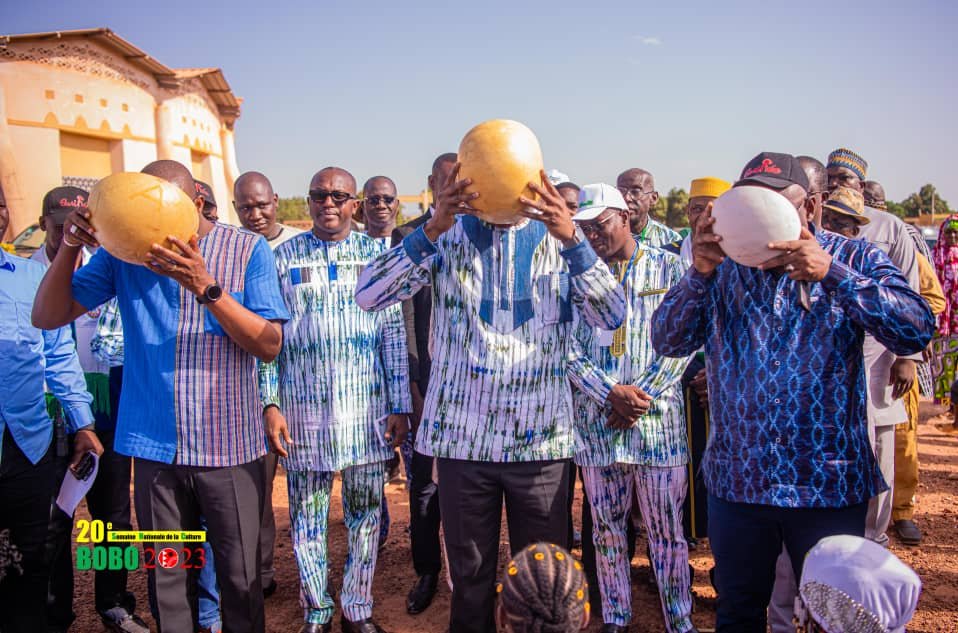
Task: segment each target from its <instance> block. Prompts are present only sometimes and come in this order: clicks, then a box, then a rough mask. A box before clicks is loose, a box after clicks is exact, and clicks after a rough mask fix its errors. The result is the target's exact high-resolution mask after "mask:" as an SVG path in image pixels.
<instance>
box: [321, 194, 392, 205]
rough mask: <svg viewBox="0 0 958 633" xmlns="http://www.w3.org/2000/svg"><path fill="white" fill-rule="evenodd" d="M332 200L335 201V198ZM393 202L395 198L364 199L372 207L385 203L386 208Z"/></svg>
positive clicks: (373, 197) (377, 197) (374, 197)
mask: <svg viewBox="0 0 958 633" xmlns="http://www.w3.org/2000/svg"><path fill="white" fill-rule="evenodd" d="M333 199H334V200H335V198H333ZM395 201H396V196H369V197H368V198H366V202H368V203H369V204H371V205H373V206H374V207H375V206H376V205H378V204H379V203H380V202H384V203H386V206H387V207H388V206H389V205H391V204H392V203H393V202H395Z"/></svg>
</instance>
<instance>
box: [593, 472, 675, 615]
mask: <svg viewBox="0 0 958 633" xmlns="http://www.w3.org/2000/svg"><path fill="white" fill-rule="evenodd" d="M582 478H583V481H584V483H585V492H586V494H587V495H588V496H589V503H590V504H591V505H592V519H593V530H592V537H593V540H594V542H595V553H596V568H597V571H598V575H599V591H600V593H601V595H602V619H603V622H604V623H606V624H617V625H619V626H627V625H628V624H629V622H630V621H631V620H632V583H631V581H630V580H631V579H630V573H629V571H630V561H629V559H628V554H627V552H628V544H627V542H626V525H627V523H628V521H629V516H630V510H631V507H632V498H633V493H635V495H636V496H637V497H638V500H639V507H640V508H641V510H642V520H643V521H644V522H645V529H646V532H647V533H648V537H649V545H650V549H651V551H652V561H651V563H652V568H653V569H654V570H655V579H656V581H657V582H658V585H659V598H660V600H661V602H662V614H663V616H664V617H665V626H666V629H667V630H668V631H669V633H685V632H686V631H690V630H692V619H691V614H692V593H691V588H690V583H689V548H688V544H687V543H686V541H685V537H684V535H683V533H682V503H683V502H684V501H685V494H686V485H687V482H688V468H687V467H686V466H674V467H663V468H658V467H654V466H639V465H635V464H613V465H611V466H596V467H588V466H586V467H583V468H582Z"/></svg>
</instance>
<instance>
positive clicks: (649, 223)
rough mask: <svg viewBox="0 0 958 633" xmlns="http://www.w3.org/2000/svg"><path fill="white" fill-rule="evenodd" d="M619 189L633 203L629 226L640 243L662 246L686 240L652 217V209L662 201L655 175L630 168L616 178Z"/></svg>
mask: <svg viewBox="0 0 958 633" xmlns="http://www.w3.org/2000/svg"><path fill="white" fill-rule="evenodd" d="M615 188H616V189H618V190H619V193H621V194H622V197H623V198H624V199H625V202H626V203H627V204H628V205H629V226H630V227H631V229H632V234H633V235H635V236H637V237H638V238H639V242H641V243H642V244H644V245H646V246H654V247H656V248H659V247H662V246H665V245H666V244H671V243H672V242H675V241H676V240H681V239H682V236H681V235H679V234H678V233H676V232H675V231H673V230H672V229H670V228H669V227H667V226H665V225H664V224H662V223H661V222H656V221H655V220H653V219H652V218H651V217H649V211H651V210H652V207H654V206H655V203H656V202H658V201H659V192H658V191H656V190H655V179H654V178H653V177H652V174H650V173H649V172H647V171H645V170H644V169H639V168H638V167H633V168H632V169H626V170H625V171H624V172H622V173H621V174H619V177H618V178H617V179H616V181H615Z"/></svg>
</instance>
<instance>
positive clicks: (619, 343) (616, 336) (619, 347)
mask: <svg viewBox="0 0 958 633" xmlns="http://www.w3.org/2000/svg"><path fill="white" fill-rule="evenodd" d="M641 254H642V249H641V248H639V243H638V242H636V243H635V250H634V251H632V257H631V259H629V263H628V265H626V267H625V268H624V269H623V270H622V274H621V275H619V283H620V284H622V288H623V289H624V288H625V286H626V284H627V283H628V281H627V279H628V276H629V271H630V270H632V265H633V264H634V263H635V260H636V259H638V258H639V256H640V255H641ZM628 320H629V319H628V315H626V318H625V320H623V321H622V325H620V326H619V327H618V328H616V330H615V332H613V333H612V344H611V345H609V353H610V354H612V355H613V356H615V357H616V358H620V357H621V356H623V355H624V354H625V334H626V325H627V323H628Z"/></svg>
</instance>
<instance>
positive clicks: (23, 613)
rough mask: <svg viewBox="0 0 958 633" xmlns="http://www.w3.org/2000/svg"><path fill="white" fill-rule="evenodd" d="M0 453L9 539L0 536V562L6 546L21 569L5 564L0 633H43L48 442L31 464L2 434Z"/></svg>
mask: <svg viewBox="0 0 958 633" xmlns="http://www.w3.org/2000/svg"><path fill="white" fill-rule="evenodd" d="M2 451H3V453H2V457H0V532H4V531H5V530H10V541H9V543H4V542H3V540H4V539H0V566H4V567H6V566H7V564H8V563H9V562H12V561H10V554H11V550H10V546H11V545H12V546H13V547H15V548H16V550H17V551H18V552H19V554H20V556H21V559H20V561H19V563H18V565H19V567H20V569H22V573H20V572H18V571H17V570H16V569H13V568H11V567H6V569H5V570H4V571H5V572H6V576H5V578H4V579H3V581H0V630H2V631H3V633H45V631H46V627H47V612H46V598H47V581H48V578H49V569H50V568H49V559H48V558H47V556H46V551H45V550H46V548H45V544H46V537H47V529H48V527H49V522H50V501H51V499H53V498H54V495H55V494H56V490H57V485H58V484H59V481H58V480H57V478H56V476H57V469H56V460H55V453H54V444H53V443H51V445H50V448H49V450H47V452H46V454H45V455H44V456H43V457H42V458H40V461H38V462H37V463H36V464H31V463H30V460H29V459H27V456H26V455H24V454H23V451H21V450H20V447H19V446H17V443H16V442H15V441H14V439H13V437H12V436H11V435H10V431H9V429H6V428H5V429H4V432H3V448H2Z"/></svg>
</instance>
